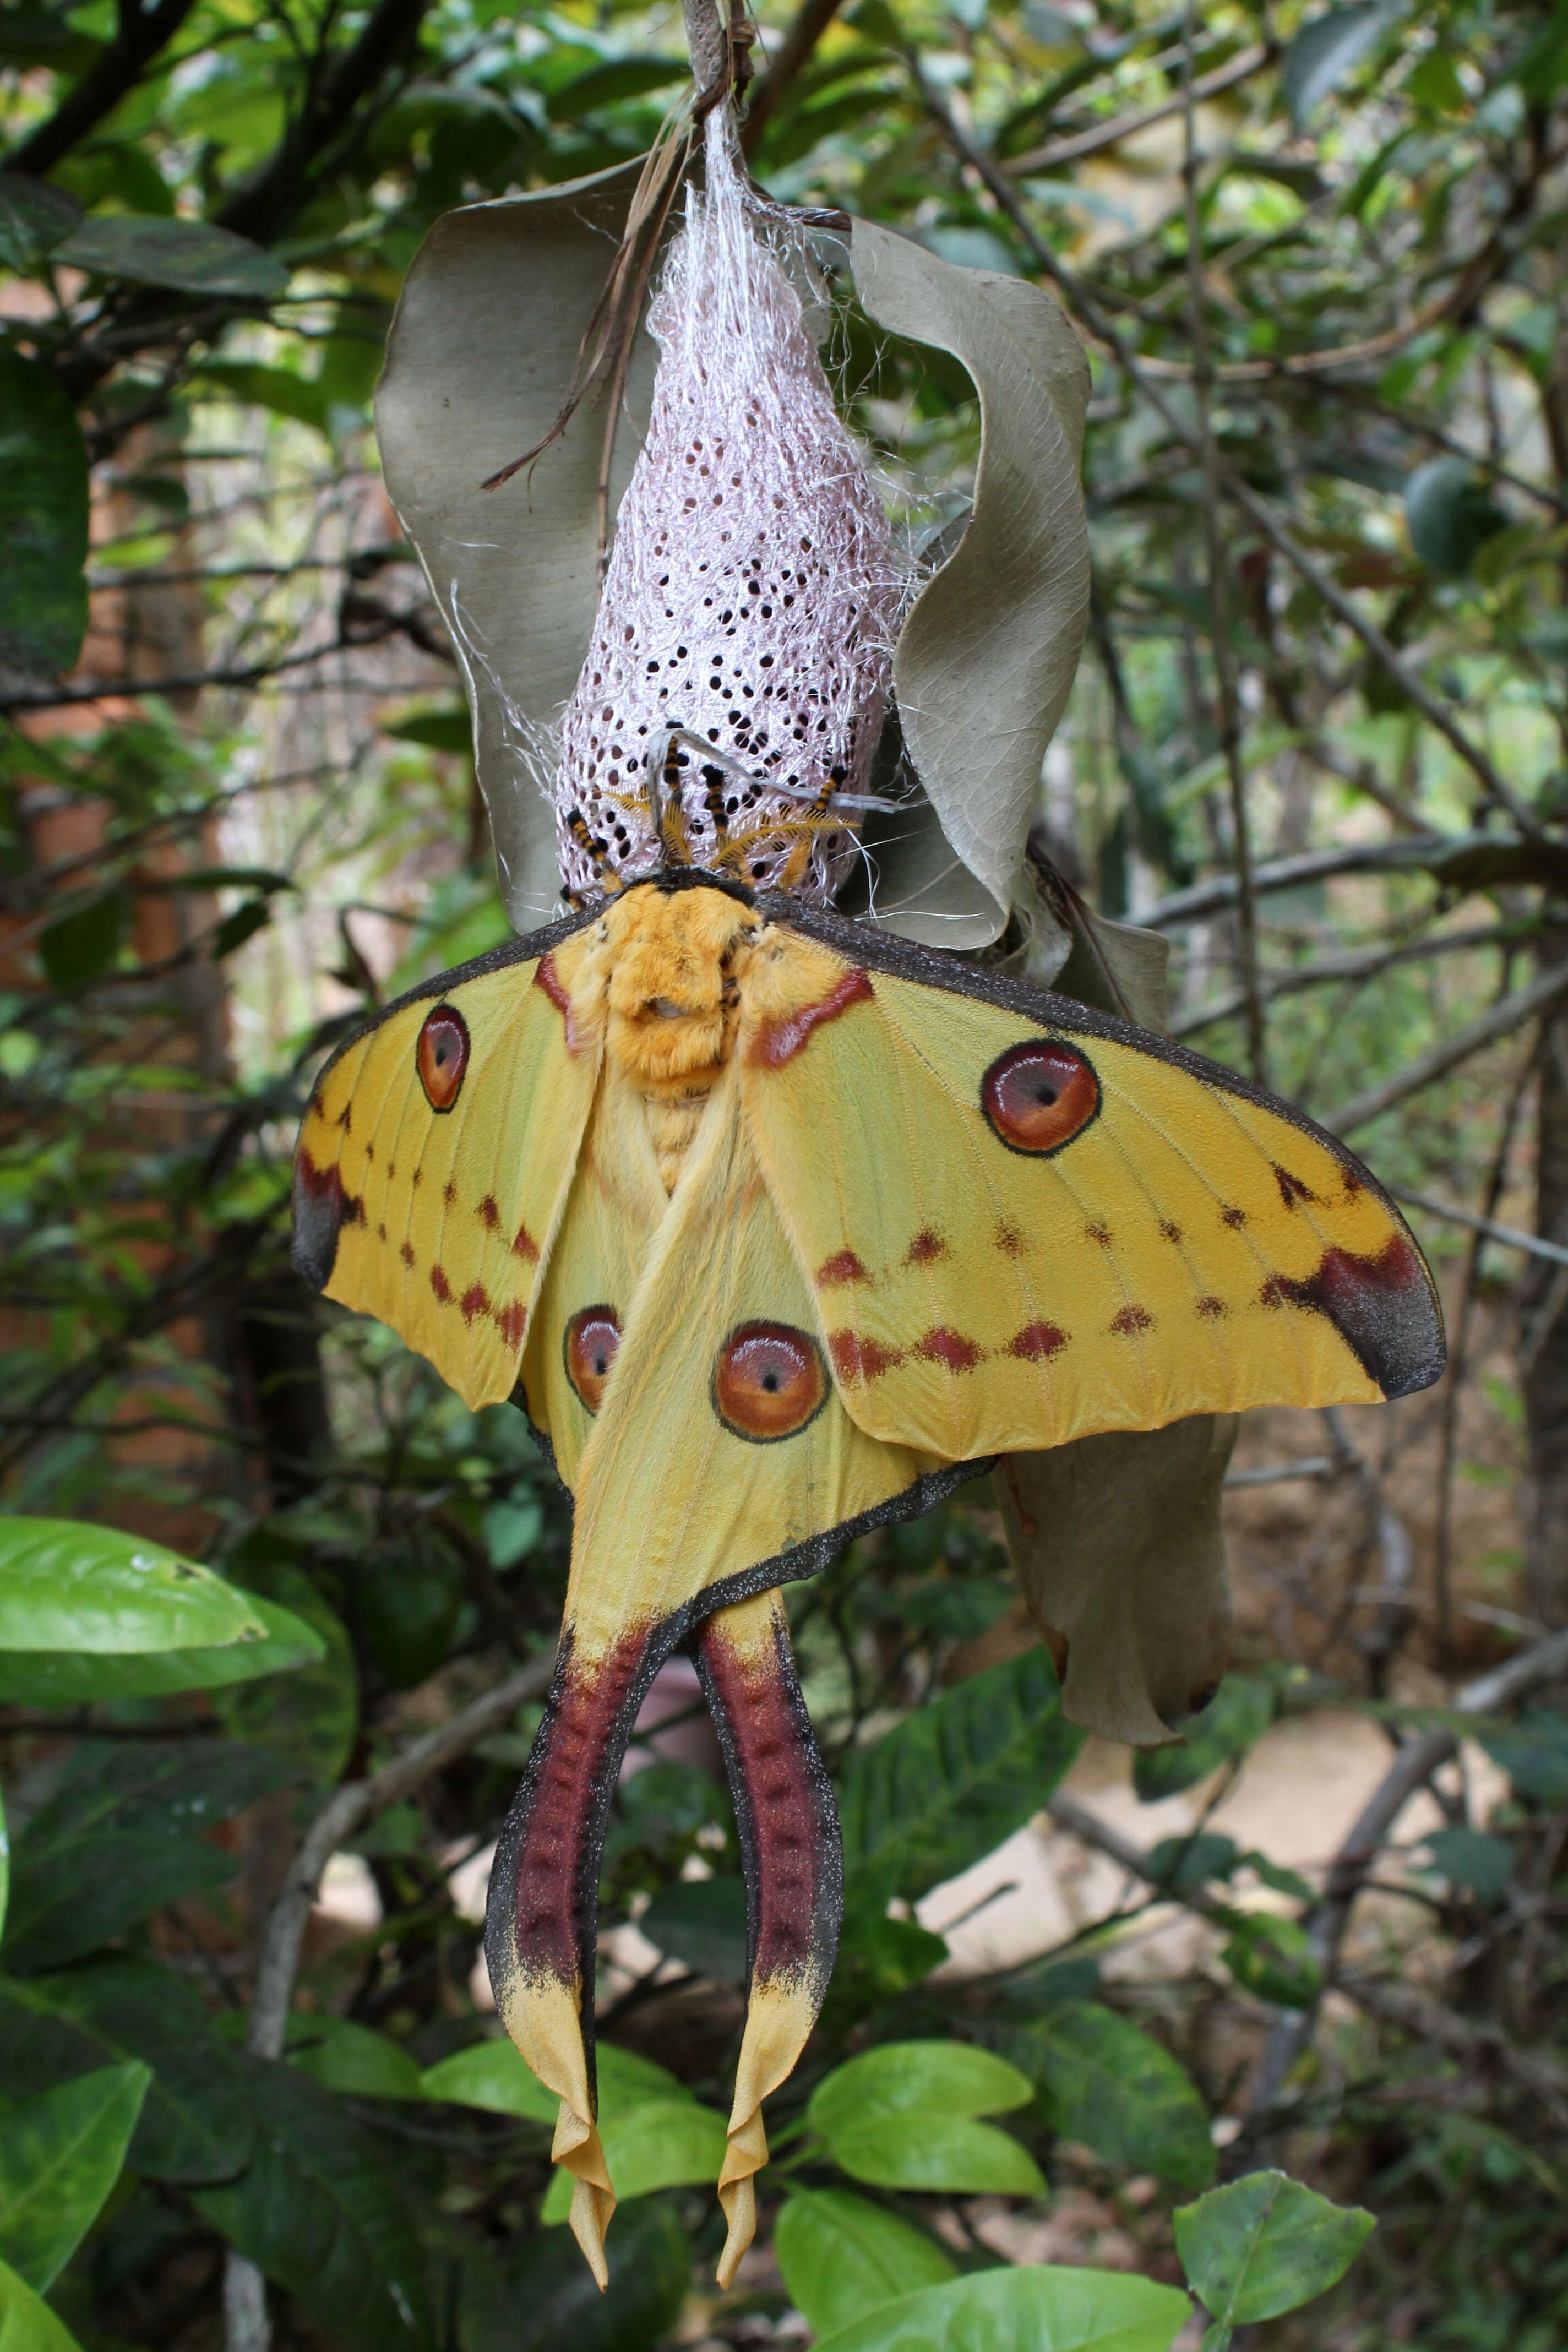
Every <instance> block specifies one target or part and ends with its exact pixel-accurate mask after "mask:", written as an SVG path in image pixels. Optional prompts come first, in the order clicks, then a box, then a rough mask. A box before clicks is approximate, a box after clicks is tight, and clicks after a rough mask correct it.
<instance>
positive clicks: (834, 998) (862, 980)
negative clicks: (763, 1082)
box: [746, 964, 872, 1070]
mask: <svg viewBox="0 0 1568 2352" xmlns="http://www.w3.org/2000/svg"><path fill="white" fill-rule="evenodd" d="M871 996H872V988H871V982H870V978H869V975H868V973H867V972H865V971H862V970H861V968H860V966H859V965H858V964H851V965H850V966H849V968H848V970H847V971H845V972H844V973H843V974H842V975H841V977H840V978H839V979H837V980H836V981H835V982H834V983H833V986H832V987H831V988H830V989H829V990H828V992H827V993H826V996H823V997H819V998H818V999H817V1001H816V1003H815V1004H804V1005H802V1006H801V1008H800V1010H799V1012H798V1013H780V1014H779V1015H778V1016H777V1018H776V1019H774V1020H772V1021H763V1022H760V1023H759V1024H758V1025H757V1034H756V1035H755V1036H754V1037H753V1038H752V1044H751V1049H750V1051H749V1053H748V1054H747V1056H746V1059H747V1060H748V1061H749V1062H751V1063H752V1064H753V1065H756V1066H761V1067H762V1068H763V1069H768V1070H781V1069H783V1067H784V1064H785V1063H786V1062H788V1061H790V1060H792V1059H793V1058H794V1056H795V1055H796V1054H798V1053H799V1052H800V1051H801V1050H802V1048H803V1047H804V1046H805V1045H809V1044H810V1043H811V1040H812V1038H813V1037H814V1036H815V1035H816V1032H817V1030H819V1029H820V1028H822V1027H823V1026H824V1025H825V1024H826V1023H827V1022H829V1021H837V1018H838V1016H839V1014H840V1013H847V1012H848V1010H849V1008H850V1006H851V1005H852V1004H865V1003H869V1002H870V1000H871Z"/></svg>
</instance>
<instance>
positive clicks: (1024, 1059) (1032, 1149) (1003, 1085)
mask: <svg viewBox="0 0 1568 2352" xmlns="http://www.w3.org/2000/svg"><path fill="white" fill-rule="evenodd" d="M980 1108H981V1109H982V1110H983V1111H984V1114H985V1118H986V1123H987V1125H988V1126H989V1127H990V1129H991V1131H992V1133H993V1134H994V1136H995V1137H996V1138H997V1139H998V1140H999V1141H1001V1142H1003V1143H1005V1145H1006V1146H1007V1149H1008V1150H1009V1151H1022V1152H1026V1153H1027V1154H1028V1155H1029V1156H1030V1157H1032V1158H1035V1159H1046V1158H1047V1157H1048V1156H1049V1154H1050V1153H1051V1152H1053V1151H1059V1150H1061V1148H1062V1146H1063V1144H1064V1143H1070V1142H1071V1141H1072V1139H1073V1137H1074V1136H1075V1135H1079V1134H1081V1133H1082V1131H1083V1129H1085V1128H1086V1127H1087V1126H1088V1125H1089V1121H1090V1119H1091V1118H1093V1117H1094V1115H1095V1113H1096V1111H1098V1110H1099V1108H1100V1080H1099V1079H1098V1078H1097V1077H1096V1076H1095V1075H1094V1070H1093V1067H1092V1066H1091V1065H1090V1064H1089V1062H1088V1061H1087V1060H1086V1059H1085V1057H1084V1055H1082V1054H1080V1053H1079V1052H1078V1050H1077V1049H1076V1047H1074V1046H1072V1045H1062V1044H1061V1042H1060V1041H1059V1040H1058V1038H1055V1037H1031V1038H1029V1039H1028V1040H1027V1041H1026V1043H1025V1044H1024V1045H1010V1046H1009V1047H1008V1049H1007V1051H1006V1052H1005V1054H999V1055H997V1056H996V1059H995V1060H994V1062H993V1063H992V1065H991V1067H990V1068H989V1069H988V1070H987V1071H986V1073H985V1076H984V1077H983V1078H982V1079H981V1081H980Z"/></svg>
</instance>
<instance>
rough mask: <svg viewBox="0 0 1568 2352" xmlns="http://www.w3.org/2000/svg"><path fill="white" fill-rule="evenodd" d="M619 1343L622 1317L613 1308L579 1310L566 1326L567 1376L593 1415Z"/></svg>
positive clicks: (564, 1348)
mask: <svg viewBox="0 0 1568 2352" xmlns="http://www.w3.org/2000/svg"><path fill="white" fill-rule="evenodd" d="M620 1344H621V1318H620V1317H619V1316H618V1315H617V1314H616V1310H615V1308H614V1307H579V1308H578V1309H577V1312H576V1314H575V1315H574V1317H573V1318H572V1320H571V1322H570V1323H568V1325H567V1326H566V1337H565V1340H564V1342H563V1349H562V1353H563V1356H564V1358H565V1361H566V1377H567V1379H568V1380H569V1381H571V1383H572V1385H573V1387H574V1389H575V1390H576V1391H577V1393H578V1395H579V1396H580V1397H581V1398H582V1400H583V1402H584V1404H585V1405H586V1406H587V1408H588V1410H589V1412H598V1410H599V1404H600V1401H601V1399H602V1398H603V1396H604V1393H605V1381H607V1380H608V1379H609V1377H610V1366H611V1365H612V1364H613V1363H614V1362H615V1360H616V1349H617V1348H618V1347H619V1346H620Z"/></svg>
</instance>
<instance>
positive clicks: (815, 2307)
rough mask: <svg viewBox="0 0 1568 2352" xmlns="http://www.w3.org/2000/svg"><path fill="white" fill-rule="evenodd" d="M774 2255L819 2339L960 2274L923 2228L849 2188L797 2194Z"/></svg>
mask: <svg viewBox="0 0 1568 2352" xmlns="http://www.w3.org/2000/svg"><path fill="white" fill-rule="evenodd" d="M773 2258H774V2260H775V2261H776V2262H777V2263H778V2266H779V2269H780V2270H781V2271H782V2272H783V2273H784V2285H785V2286H786V2287H787V2288H788V2290H789V2298H790V2301H791V2302H792V2303H793V2304H794V2305H795V2308H796V2309H797V2310H798V2311H800V2312H802V2313H804V2314H805V2319H806V2322H807V2324H808V2326H810V2327H811V2328H812V2329H813V2331H814V2332H815V2333H816V2335H818V2336H828V2335H831V2334H832V2332H833V2330H834V2329H835V2328H836V2327H847V2326H849V2324H850V2322H851V2321H852V2320H856V2319H858V2318H859V2317H860V2316H861V2315H862V2314H863V2313H865V2312H868V2311H875V2310H876V2309H877V2307H878V2305H879V2304H884V2303H891V2302H892V2301H893V2300H894V2299H895V2298H896V2297H897V2296H899V2295H901V2294H914V2293H915V2292H916V2291H917V2289H919V2288H921V2287H924V2286H937V2285H940V2284H941V2283H942V2280H944V2279H950V2278H955V2277H956V2276H957V2274H958V2273H957V2265H956V2264H955V2263H953V2262H952V2259H951V2257H950V2256H948V2255H947V2254H945V2253H943V2252H942V2248H941V2247H940V2246H939V2245H938V2244H937V2243H936V2242H935V2240H934V2239H932V2238H928V2237H927V2236H926V2234H925V2232H924V2231H923V2230H917V2229H916V2228H915V2227H914V2225H913V2223H912V2222H910V2221H904V2220H903V2219H902V2218H901V2217H900V2215H899V2214H897V2213H890V2212H889V2211H888V2210H887V2209H886V2207H884V2206H881V2205H873V2204H871V2203H870V2202H869V2201H868V2200H867V2199H866V2198H864V2197H852V2196H851V2195H850V2193H849V2191H848V2190H847V2189H797V2190H796V2191H795V2194H794V2195H793V2196H791V2197H790V2199H789V2200H788V2202H787V2203H786V2204H785V2206H784V2210H783V2212H782V2213H781V2214H780V2215H779V2218H778V2227H777V2229H776V2230H775V2231H774V2233H773Z"/></svg>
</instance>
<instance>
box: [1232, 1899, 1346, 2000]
mask: <svg viewBox="0 0 1568 2352" xmlns="http://www.w3.org/2000/svg"><path fill="white" fill-rule="evenodd" d="M1225 1917H1226V1925H1227V1926H1228V1927H1229V1928H1230V1931H1231V1933H1230V1940H1229V1942H1228V1943H1227V1944H1226V1946H1225V1948H1224V1949H1223V1951H1222V1952H1221V1953H1220V1958H1221V1959H1222V1960H1223V1961H1224V1962H1225V1964H1226V1968H1227V1969H1229V1970H1230V1972H1231V1975H1232V1976H1233V1977H1234V1978H1235V1979H1236V1980H1237V1984H1239V1985H1245V1986H1246V1988H1247V1991H1248V1992H1255V1993H1256V1994H1257V1995H1258V1999H1259V2000H1270V2001H1273V2002H1274V2003H1275V2004H1276V2005H1277V2006H1278V2007H1279V2008H1280V2009H1310V2007H1311V2005H1312V2003H1313V2002H1314V2001H1315V2000H1317V1998H1318V1996H1319V1994H1320V1993H1321V1991H1322V1990H1323V1971H1322V1968H1321V1964H1320V1963H1319V1960H1318V1958H1317V1955H1316V1953H1315V1952H1314V1951H1313V1949H1312V1944H1311V1939H1310V1937H1309V1936H1308V1934H1307V1931H1306V1929H1305V1928H1304V1927H1300V1926H1299V1925H1298V1923H1297V1922H1296V1921H1295V1920H1294V1919H1279V1918H1276V1917H1275V1916H1274V1915H1273V1914H1272V1913H1271V1912H1268V1911H1227V1912H1226V1915H1225Z"/></svg>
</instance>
